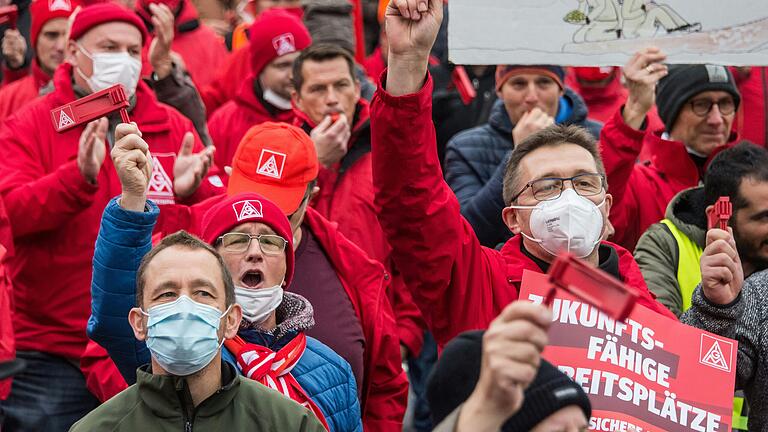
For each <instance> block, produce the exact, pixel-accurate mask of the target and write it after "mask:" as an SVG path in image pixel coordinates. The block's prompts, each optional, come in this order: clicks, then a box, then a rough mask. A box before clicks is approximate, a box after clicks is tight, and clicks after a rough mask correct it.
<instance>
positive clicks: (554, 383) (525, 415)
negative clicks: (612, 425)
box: [427, 330, 592, 432]
mask: <svg viewBox="0 0 768 432" xmlns="http://www.w3.org/2000/svg"><path fill="white" fill-rule="evenodd" d="M484 333H485V331H483V330H478V331H471V332H466V333H462V334H460V335H459V336H457V337H456V338H455V339H453V340H452V341H451V342H449V343H448V345H446V346H445V349H444V350H443V353H442V355H441V356H440V359H439V360H438V361H437V364H436V365H435V368H434V369H433V370H432V374H431V375H430V378H429V382H428V383H427V401H428V402H429V408H430V410H431V411H432V421H433V422H434V424H435V425H437V424H438V423H440V422H441V421H443V419H445V418H446V417H448V415H449V414H450V413H451V412H453V410H455V409H456V408H457V407H458V406H459V405H461V404H462V403H464V401H466V400H467V399H468V398H469V395H471V394H472V391H473V390H474V389H475V385H477V381H478V379H479V377H480V366H481V364H482V363H481V362H482V349H483V334H484ZM570 405H576V406H578V407H579V408H581V410H582V411H583V412H584V416H585V417H586V418H587V419H589V418H590V417H591V415H592V408H591V405H590V403H589V398H588V397H587V395H586V393H584V390H583V389H582V388H581V386H579V385H578V384H576V383H575V382H573V381H572V380H571V379H570V378H568V376H566V375H565V374H564V373H562V372H560V371H559V370H558V369H557V368H556V367H555V366H553V365H552V364H551V363H549V362H547V361H546V360H542V361H541V366H540V367H539V372H538V373H537V374H536V378H535V379H534V380H533V382H532V383H531V385H530V386H528V388H527V389H526V390H525V400H524V401H523V406H522V407H521V408H520V410H519V411H518V412H517V413H516V414H515V415H513V416H512V417H510V418H509V419H508V420H507V421H506V422H505V423H504V425H503V426H502V427H501V430H502V431H504V432H517V431H521V432H522V431H529V430H531V429H533V428H534V426H536V425H537V424H539V423H541V422H542V421H543V420H544V419H546V418H547V417H549V416H550V415H552V414H554V413H555V412H557V411H558V410H560V409H561V408H565V407H567V406H570Z"/></svg>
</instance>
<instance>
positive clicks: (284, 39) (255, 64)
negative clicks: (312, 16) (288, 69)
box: [249, 8, 312, 76]
mask: <svg viewBox="0 0 768 432" xmlns="http://www.w3.org/2000/svg"><path fill="white" fill-rule="evenodd" d="M249 32H250V40H251V47H250V50H251V71H252V72H253V74H254V75H255V76H259V74H261V71H262V70H263V69H264V67H265V66H266V65H268V64H269V63H270V62H271V61H272V60H274V59H276V58H278V57H280V56H283V55H285V54H290V53H292V52H296V51H301V50H303V49H304V48H306V47H308V46H309V45H311V44H312V37H311V36H310V35H309V31H308V30H307V28H306V27H305V26H304V23H302V22H301V20H300V19H298V18H297V17H296V16H295V15H292V14H290V13H288V12H285V11H282V10H280V9H279V8H277V9H275V8H273V9H269V10H266V11H264V12H263V13H262V14H261V15H260V16H259V19H258V20H257V21H256V22H254V23H253V24H252V25H251V28H250V29H249Z"/></svg>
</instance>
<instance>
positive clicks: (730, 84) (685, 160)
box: [600, 48, 741, 250]
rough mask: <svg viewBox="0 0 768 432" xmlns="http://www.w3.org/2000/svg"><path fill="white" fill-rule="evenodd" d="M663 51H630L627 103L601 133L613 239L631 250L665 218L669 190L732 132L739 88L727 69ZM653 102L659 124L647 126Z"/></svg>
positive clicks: (700, 170) (693, 176)
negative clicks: (668, 61) (674, 58)
mask: <svg viewBox="0 0 768 432" xmlns="http://www.w3.org/2000/svg"><path fill="white" fill-rule="evenodd" d="M665 58H666V56H665V55H664V53H662V52H661V51H660V50H659V49H658V48H646V49H644V50H642V51H640V52H638V53H637V54H635V56H634V57H632V59H630V61H629V62H628V63H627V65H626V66H625V67H624V76H625V77H626V81H627V86H628V87H629V97H628V98H627V103H626V104H625V105H624V107H622V109H620V110H618V111H617V112H616V113H615V114H614V115H613V117H611V119H610V120H609V121H608V122H607V123H606V124H605V126H603V130H602V132H601V134H600V151H601V153H602V157H603V161H604V162H605V170H606V173H607V176H608V184H609V185H610V188H609V191H610V192H611V194H612V195H613V196H614V197H615V202H614V207H613V210H612V212H611V223H612V224H613V226H614V228H615V230H616V234H615V236H614V237H613V241H615V242H616V243H618V244H620V245H621V246H623V247H625V248H627V249H630V250H632V249H634V247H635V245H636V244H637V240H638V239H639V238H640V236H641V235H642V234H643V232H645V230H646V229H647V228H648V227H649V226H651V225H652V224H654V223H656V222H658V221H660V220H661V219H663V218H664V212H665V210H666V208H667V204H668V203H669V201H670V200H671V199H672V197H674V196H675V195H676V194H677V193H678V192H680V191H682V190H684V189H688V188H691V187H694V186H698V185H699V183H700V182H701V181H702V179H703V174H704V172H705V171H706V167H707V165H708V164H709V161H710V160H712V158H713V157H714V156H715V154H717V153H718V152H719V151H721V150H723V149H725V148H726V146H727V145H729V144H732V143H733V142H734V141H735V139H736V134H733V133H732V132H731V126H732V125H733V119H734V117H735V112H736V110H737V109H738V107H739V102H740V100H741V95H740V94H739V91H738V89H737V88H736V84H735V82H734V79H733V76H732V75H731V73H730V71H728V69H727V68H725V67H723V66H717V65H703V64H702V65H671V66H669V67H667V66H666V65H664V64H662V63H661V62H662V61H664V59H665ZM654 103H655V104H656V106H657V108H658V113H659V118H660V119H661V121H662V123H664V128H663V129H660V130H655V131H649V130H648V128H647V127H646V126H647V114H648V112H649V111H650V110H651V108H652V107H653V106H654ZM638 160H640V162H641V163H637V161H638Z"/></svg>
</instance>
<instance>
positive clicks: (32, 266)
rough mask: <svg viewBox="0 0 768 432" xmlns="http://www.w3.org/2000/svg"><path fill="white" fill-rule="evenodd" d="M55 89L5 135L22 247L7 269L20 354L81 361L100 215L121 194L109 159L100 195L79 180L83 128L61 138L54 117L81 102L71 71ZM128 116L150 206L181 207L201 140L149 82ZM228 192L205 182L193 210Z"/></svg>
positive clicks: (2, 149)
mask: <svg viewBox="0 0 768 432" xmlns="http://www.w3.org/2000/svg"><path fill="white" fill-rule="evenodd" d="M54 84H55V86H56V90H55V91H54V92H52V93H50V94H48V95H46V96H45V97H42V98H40V99H38V100H36V101H34V102H32V103H30V104H29V105H27V106H26V107H25V108H24V109H22V110H21V111H20V112H19V113H18V114H16V115H13V116H11V117H9V118H8V119H6V121H5V123H4V124H3V127H2V128H0V129H1V130H0V160H2V161H3V163H2V164H1V165H0V195H2V197H3V199H4V200H5V204H6V208H7V209H8V217H9V219H10V221H11V227H12V229H13V236H14V241H15V246H16V253H15V255H14V257H13V258H12V259H11V260H10V261H8V263H7V264H8V267H7V269H8V271H9V273H10V276H11V279H12V280H13V283H14V292H15V305H16V320H15V323H14V324H15V331H16V343H17V349H19V350H31V351H42V352H46V353H49V354H53V355H59V356H63V357H69V358H74V359H78V358H79V357H80V355H81V354H82V352H83V350H84V349H85V345H86V343H87V337H86V335H85V326H86V321H87V320H88V316H89V315H90V311H91V300H90V286H91V266H92V262H91V261H92V258H93V250H94V244H95V241H96V234H97V232H98V229H99V221H100V220H101V213H102V210H103V209H104V206H105V205H106V204H107V202H108V201H109V200H110V199H111V198H112V197H114V196H115V195H118V194H120V190H121V188H120V181H119V180H118V178H117V174H116V173H115V169H114V168H113V166H112V161H111V159H110V157H109V151H108V150H107V156H106V158H105V160H104V165H103V166H102V169H101V172H100V173H99V176H98V179H97V182H98V186H96V185H92V184H90V183H88V182H87V181H86V180H85V179H84V178H83V176H82V175H81V174H80V171H79V169H78V167H77V150H78V141H79V138H80V134H81V133H82V132H83V130H84V129H85V125H80V126H77V127H75V128H72V129H70V130H68V131H66V132H64V133H60V134H58V133H56V132H55V131H54V129H53V126H52V125H51V114H50V111H51V109H52V108H55V107H58V106H61V105H63V104H65V103H68V102H72V101H73V100H75V93H74V91H73V89H72V66H71V65H70V64H68V63H64V64H62V65H61V66H60V67H59V68H58V69H57V70H56V73H55V74H54ZM130 116H131V120H132V121H135V122H136V123H137V124H138V126H139V129H141V131H142V133H143V138H144V139H145V140H146V141H147V143H149V146H150V150H151V151H152V156H153V157H154V160H155V166H156V172H155V173H154V175H153V182H152V183H151V184H150V190H149V196H150V197H155V199H156V200H157V201H158V202H159V203H170V202H173V201H175V198H174V195H173V162H174V160H175V157H176V154H177V152H178V151H179V148H180V146H181V142H182V138H183V136H184V134H185V133H186V132H188V131H192V132H193V133H194V134H195V151H196V152H197V151H200V150H202V148H203V145H202V143H201V142H200V138H199V137H198V136H197V134H196V133H195V132H194V130H195V129H194V127H193V126H192V123H191V122H190V121H189V120H187V119H186V118H185V117H183V116H182V115H181V114H179V113H178V112H177V111H175V110H174V109H173V108H171V107H169V106H166V105H163V104H161V103H159V102H157V100H156V99H155V96H154V94H153V93H152V91H151V90H150V89H149V87H147V86H146V84H144V83H143V82H139V85H138V88H137V90H136V105H135V108H133V109H132V110H131V112H130ZM214 174H216V172H215V169H214V170H213V171H212V172H211V175H214ZM222 192H223V188H216V187H214V186H213V185H212V184H211V183H210V182H209V181H207V180H204V181H203V183H202V184H201V186H200V188H199V189H198V190H197V192H195V194H193V196H191V197H189V198H188V199H187V200H186V201H188V202H196V201H198V200H201V199H204V198H207V197H209V196H211V195H214V194H217V193H222Z"/></svg>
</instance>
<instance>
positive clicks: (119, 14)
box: [69, 3, 149, 44]
mask: <svg viewBox="0 0 768 432" xmlns="http://www.w3.org/2000/svg"><path fill="white" fill-rule="evenodd" d="M115 21H122V22H124V23H128V24H130V25H132V26H134V27H136V28H137V29H139V31H140V32H141V40H142V44H145V43H147V40H148V39H149V33H147V28H146V27H145V26H144V23H143V22H141V18H139V16H138V15H136V13H134V12H133V11H132V10H130V9H127V8H125V7H123V6H120V5H118V4H115V3H96V4H92V5H90V6H86V7H84V8H83V9H81V10H80V12H78V13H77V16H76V17H75V21H74V22H73V23H72V29H71V30H70V32H69V39H70V40H78V39H80V38H81V37H83V35H84V34H86V33H87V32H88V30H90V29H92V28H94V27H96V26H98V25H101V24H106V23H109V22H115Z"/></svg>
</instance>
